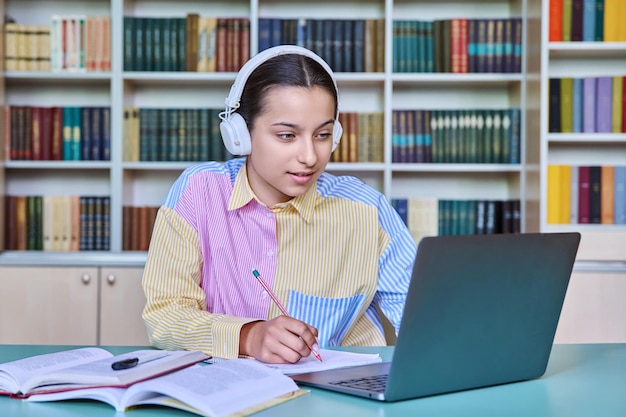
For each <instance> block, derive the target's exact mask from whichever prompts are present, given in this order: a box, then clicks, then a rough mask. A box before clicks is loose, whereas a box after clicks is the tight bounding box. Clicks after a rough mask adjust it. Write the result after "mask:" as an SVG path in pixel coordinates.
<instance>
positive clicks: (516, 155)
mask: <svg viewBox="0 0 626 417" xmlns="http://www.w3.org/2000/svg"><path fill="white" fill-rule="evenodd" d="M520 119H521V114H520V109H511V136H510V139H511V142H510V145H509V150H510V159H509V163H511V164H519V163H520V128H521V126H520V123H521V122H520Z"/></svg>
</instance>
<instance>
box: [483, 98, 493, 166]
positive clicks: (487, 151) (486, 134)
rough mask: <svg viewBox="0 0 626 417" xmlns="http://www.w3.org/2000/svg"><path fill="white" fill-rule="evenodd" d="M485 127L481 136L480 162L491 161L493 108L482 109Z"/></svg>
mask: <svg viewBox="0 0 626 417" xmlns="http://www.w3.org/2000/svg"><path fill="white" fill-rule="evenodd" d="M484 114H485V128H484V129H483V137H482V139H483V140H482V152H483V153H482V163H485V164H492V163H493V131H494V126H493V119H494V117H493V110H484Z"/></svg>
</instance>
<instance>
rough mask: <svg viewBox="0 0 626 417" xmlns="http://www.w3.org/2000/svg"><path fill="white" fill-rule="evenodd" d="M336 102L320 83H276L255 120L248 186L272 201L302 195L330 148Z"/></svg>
mask: <svg viewBox="0 0 626 417" xmlns="http://www.w3.org/2000/svg"><path fill="white" fill-rule="evenodd" d="M334 111H335V102H334V99H333V97H332V95H331V94H330V93H328V92H327V91H326V90H323V89H321V88H319V87H314V88H312V89H309V88H305V87H291V86H276V87H272V88H270V89H269V90H268V91H267V92H266V95H265V97H264V103H263V111H262V112H261V113H260V114H259V115H258V116H257V117H256V119H255V120H254V122H253V127H252V130H251V131H250V137H251V139H252V152H251V154H250V155H249V156H248V160H247V169H248V180H249V181H250V187H251V188H252V191H254V193H255V195H256V196H257V198H259V200H260V201H261V202H263V204H265V205H266V206H268V207H271V206H273V205H275V204H277V203H284V202H286V201H289V200H291V199H292V198H293V197H297V196H300V195H303V194H304V193H306V192H307V190H308V189H309V188H311V186H313V184H315V182H316V180H317V179H318V178H319V177H320V175H322V172H324V169H325V168H326V165H327V164H328V161H329V159H330V154H331V152H332V143H333V138H332V132H333V125H334V121H335V113H334Z"/></svg>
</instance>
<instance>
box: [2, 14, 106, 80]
mask: <svg viewBox="0 0 626 417" xmlns="http://www.w3.org/2000/svg"><path fill="white" fill-rule="evenodd" d="M50 22H51V23H50V25H29V24H18V23H15V22H12V21H11V22H9V23H6V24H5V27H4V34H5V46H6V51H5V55H4V68H5V70H6V71H110V70H111V35H110V31H111V18H110V16H85V15H75V16H74V15H72V16H59V15H53V16H52V17H51V19H50Z"/></svg>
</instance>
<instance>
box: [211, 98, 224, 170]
mask: <svg viewBox="0 0 626 417" xmlns="http://www.w3.org/2000/svg"><path fill="white" fill-rule="evenodd" d="M220 111H221V110H220V109H211V112H210V120H211V133H210V139H209V140H210V147H211V158H210V159H211V160H213V161H224V160H225V158H224V153H225V152H226V148H225V147H224V142H223V141H222V134H221V132H220V119H219V116H218V115H219V113H220Z"/></svg>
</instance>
